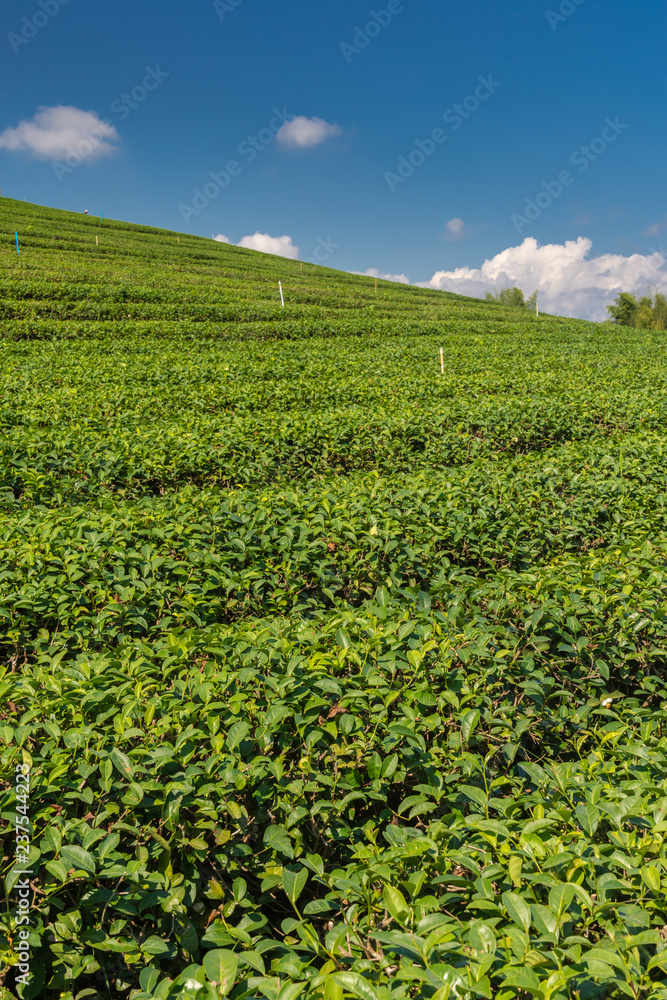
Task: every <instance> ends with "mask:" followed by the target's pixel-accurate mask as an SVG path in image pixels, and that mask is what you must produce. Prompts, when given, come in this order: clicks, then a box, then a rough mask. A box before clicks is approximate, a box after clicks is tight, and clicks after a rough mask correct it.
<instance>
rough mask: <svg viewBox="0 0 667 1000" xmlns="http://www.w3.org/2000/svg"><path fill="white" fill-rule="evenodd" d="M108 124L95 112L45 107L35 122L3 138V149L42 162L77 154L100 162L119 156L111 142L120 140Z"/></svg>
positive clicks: (0, 137) (0, 145) (27, 122)
mask: <svg viewBox="0 0 667 1000" xmlns="http://www.w3.org/2000/svg"><path fill="white" fill-rule="evenodd" d="M119 138H120V137H119V135H118V132H117V131H116V129H115V128H114V126H113V125H112V124H111V123H110V122H108V121H102V119H101V118H99V116H98V115H97V114H96V113H95V112H94V111H82V110H81V109H80V108H73V107H65V106H63V105H61V104H59V105H58V106H57V107H54V108H45V107H41V108H39V109H38V110H37V113H36V114H35V116H34V118H29V119H25V120H24V121H22V122H19V124H18V125H17V126H16V128H6V129H5V131H4V132H2V133H1V134H0V149H7V150H9V151H10V152H12V153H30V155H31V156H34V157H35V158H36V159H39V160H58V159H62V158H63V157H66V156H71V155H73V154H76V155H79V156H83V157H85V158H86V159H87V160H89V161H92V160H96V159H97V160H99V159H101V158H102V157H103V156H109V155H110V154H111V153H113V152H115V150H116V149H117V148H118V147H117V146H112V145H111V142H112V141H114V140H117V139H119Z"/></svg>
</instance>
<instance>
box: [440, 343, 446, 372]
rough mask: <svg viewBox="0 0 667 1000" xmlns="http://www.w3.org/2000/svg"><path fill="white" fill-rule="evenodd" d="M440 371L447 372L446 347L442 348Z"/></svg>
mask: <svg viewBox="0 0 667 1000" xmlns="http://www.w3.org/2000/svg"><path fill="white" fill-rule="evenodd" d="M440 371H441V372H442V374H443V375H444V374H445V349H444V347H441V348H440Z"/></svg>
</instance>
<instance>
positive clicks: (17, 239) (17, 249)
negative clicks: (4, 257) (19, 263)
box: [14, 233, 21, 257]
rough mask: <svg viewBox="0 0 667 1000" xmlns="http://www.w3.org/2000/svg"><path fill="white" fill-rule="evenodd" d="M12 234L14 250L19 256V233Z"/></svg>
mask: <svg viewBox="0 0 667 1000" xmlns="http://www.w3.org/2000/svg"><path fill="white" fill-rule="evenodd" d="M14 235H15V236H16V252H17V254H18V255H19V257H20V256H21V251H20V249H19V234H18V233H14Z"/></svg>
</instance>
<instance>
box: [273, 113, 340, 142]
mask: <svg viewBox="0 0 667 1000" xmlns="http://www.w3.org/2000/svg"><path fill="white" fill-rule="evenodd" d="M342 131H343V130H342V128H341V127H340V125H330V124H329V123H328V122H325V121H324V119H323V118H306V117H305V116H304V115H298V116H297V117H296V118H293V119H292V121H290V122H285V124H284V125H283V127H282V128H281V129H280V131H279V132H278V134H277V135H276V139H277V140H278V142H279V143H280V144H281V145H282V146H286V147H287V148H288V149H306V148H309V147H311V146H319V144H320V143H321V142H325V141H326V140H327V139H330V138H332V137H333V136H335V135H340V134H341V133H342Z"/></svg>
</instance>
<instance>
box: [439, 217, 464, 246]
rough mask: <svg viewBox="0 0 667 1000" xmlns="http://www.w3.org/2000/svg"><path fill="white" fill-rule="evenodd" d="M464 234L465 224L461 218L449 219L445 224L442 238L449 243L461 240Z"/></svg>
mask: <svg viewBox="0 0 667 1000" xmlns="http://www.w3.org/2000/svg"><path fill="white" fill-rule="evenodd" d="M465 235H466V225H465V222H464V221H463V219H450V220H449V222H448V223H447V225H446V226H445V232H444V237H443V238H444V239H446V240H448V242H450V243H456V242H457V241H458V240H462V239H463V237H464V236H465Z"/></svg>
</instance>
